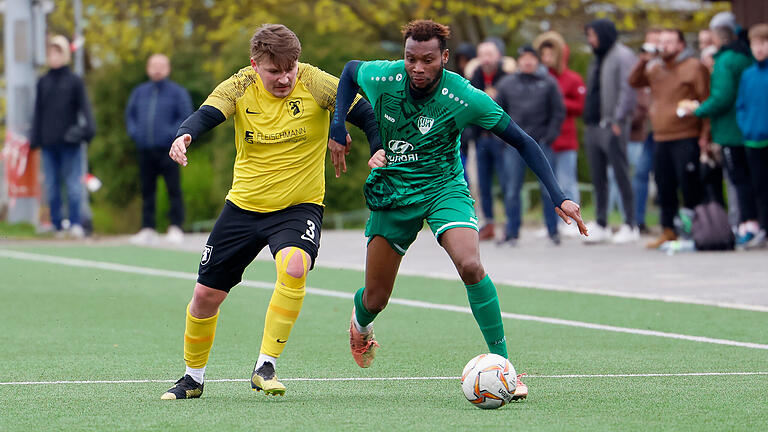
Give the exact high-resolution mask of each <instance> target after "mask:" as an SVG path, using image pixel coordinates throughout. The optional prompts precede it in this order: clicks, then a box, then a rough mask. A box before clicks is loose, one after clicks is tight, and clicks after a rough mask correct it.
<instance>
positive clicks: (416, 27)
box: [400, 20, 451, 51]
mask: <svg viewBox="0 0 768 432" xmlns="http://www.w3.org/2000/svg"><path fill="white" fill-rule="evenodd" d="M400 31H401V32H402V33H403V42H405V41H406V40H408V38H413V40H415V41H418V42H426V41H428V40H431V39H433V38H437V40H438V41H439V42H440V51H443V50H445V48H446V47H447V45H448V39H450V38H451V28H450V27H448V26H446V25H442V24H439V23H436V22H434V21H432V20H416V21H411V22H409V23H408V24H406V25H404V26H403V28H402V29H401V30H400Z"/></svg>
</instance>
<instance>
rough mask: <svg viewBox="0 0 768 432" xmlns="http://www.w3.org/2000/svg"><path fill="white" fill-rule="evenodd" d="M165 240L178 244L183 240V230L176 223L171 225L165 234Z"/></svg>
mask: <svg viewBox="0 0 768 432" xmlns="http://www.w3.org/2000/svg"><path fill="white" fill-rule="evenodd" d="M165 240H166V241H167V242H169V243H175V244H179V243H181V242H183V241H184V231H182V230H181V228H179V227H178V226H176V225H171V226H169V227H168V232H167V233H166V234H165Z"/></svg>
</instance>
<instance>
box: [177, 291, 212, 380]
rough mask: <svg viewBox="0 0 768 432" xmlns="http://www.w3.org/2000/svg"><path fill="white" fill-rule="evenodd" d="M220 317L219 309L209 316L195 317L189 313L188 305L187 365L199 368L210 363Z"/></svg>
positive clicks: (186, 331)
mask: <svg viewBox="0 0 768 432" xmlns="http://www.w3.org/2000/svg"><path fill="white" fill-rule="evenodd" d="M218 318H219V312H218V311H217V312H216V315H214V316H212V317H209V318H202V319H201V318H195V317H193V316H192V315H191V314H190V313H189V305H187V326H186V328H185V329H184V362H186V363H187V366H189V367H191V368H195V369H198V368H201V367H203V366H205V364H206V363H208V355H209V354H210V353H211V346H212V345H213V337H214V336H215V335H216V320H217V319H218Z"/></svg>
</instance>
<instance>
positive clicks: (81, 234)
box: [69, 224, 85, 240]
mask: <svg viewBox="0 0 768 432" xmlns="http://www.w3.org/2000/svg"><path fill="white" fill-rule="evenodd" d="M69 236H70V237H72V238H73V239H77V240H80V239H84V238H85V230H84V229H83V226H82V225H80V224H74V225H72V227H71V228H70V229H69Z"/></svg>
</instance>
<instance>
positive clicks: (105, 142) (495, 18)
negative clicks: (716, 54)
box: [49, 0, 727, 233]
mask: <svg viewBox="0 0 768 432" xmlns="http://www.w3.org/2000/svg"><path fill="white" fill-rule="evenodd" d="M671 3H679V4H676V5H675V6H671ZM55 4H56V8H55V10H54V12H53V13H52V14H51V15H50V16H49V32H50V33H52V34H64V35H67V36H69V37H71V35H72V34H73V32H74V20H73V12H72V5H71V1H70V0H55ZM83 4H84V20H85V23H84V35H85V40H86V44H85V49H86V56H85V58H86V82H87V85H88V91H89V95H90V99H91V102H92V105H93V110H94V114H95V118H96V123H97V128H98V129H97V135H96V137H95V138H94V140H93V142H92V144H91V146H90V150H89V158H90V164H91V171H92V173H94V174H95V175H96V176H98V177H99V178H101V179H102V181H103V183H104V186H103V188H102V189H101V190H99V191H98V192H96V193H95V194H93V195H92V200H93V211H94V225H95V228H96V230H97V231H99V232H112V233H114V232H131V231H135V230H137V229H138V228H139V226H140V192H139V176H138V167H137V163H136V150H135V147H134V144H133V143H132V142H131V140H130V139H129V138H128V136H127V134H126V131H125V123H124V117H123V115H124V108H125V105H126V103H127V100H128V96H129V95H130V92H131V90H132V89H133V87H134V86H135V85H137V84H139V83H141V82H143V81H145V80H146V76H145V73H144V65H145V60H146V59H147V58H148V57H149V55H151V54H153V53H156V52H160V53H165V54H167V55H169V57H170V58H171V62H172V65H173V71H172V73H171V79H173V80H174V81H176V82H178V83H179V84H181V85H183V86H184V87H186V88H187V89H188V90H189V92H190V94H191V96H192V99H193V102H194V104H195V105H196V106H197V105H199V104H201V103H202V102H203V101H204V100H205V98H206V96H207V95H208V93H209V92H210V91H211V90H212V89H213V88H214V87H215V86H216V84H217V83H219V82H220V81H222V80H224V79H226V78H227V77H229V76H230V75H231V74H232V73H234V72H235V71H237V70H238V69H239V68H241V67H243V66H245V65H247V64H248V61H249V60H248V56H249V55H248V48H249V47H248V40H249V39H250V36H251V35H252V32H253V31H254V29H255V28H256V27H258V26H259V25H260V24H262V23H265V22H279V23H282V24H285V25H287V26H288V27H290V28H291V29H292V30H293V31H294V32H295V33H296V34H297V35H298V36H299V39H300V40H301V42H302V46H303V50H302V55H301V61H304V62H309V63H312V64H314V65H316V66H318V67H321V68H322V69H324V70H326V71H328V72H329V73H332V74H334V75H338V74H339V73H340V72H341V69H342V68H343V66H344V64H345V63H346V61H348V60H350V59H362V60H369V59H379V58H386V59H397V58H399V57H401V55H402V54H401V36H400V33H399V29H400V26H401V25H403V24H405V23H406V22H408V21H409V20H412V19H417V18H432V19H435V20H437V21H439V22H442V23H444V24H448V25H450V26H451V28H452V31H453V34H454V36H453V40H452V41H451V44H450V47H451V48H455V47H456V46H457V45H458V43H460V42H465V41H466V42H471V43H477V42H479V41H482V40H483V39H485V38H486V37H488V36H499V37H501V38H502V39H504V40H505V41H506V42H507V54H509V55H511V54H512V53H514V52H515V50H516V48H517V47H518V46H519V45H521V44H523V43H526V42H530V41H531V40H532V39H533V38H534V37H535V36H536V35H537V34H538V33H540V32H542V31H544V30H549V29H553V30H558V31H560V32H561V33H563V34H564V35H565V37H566V40H567V41H568V42H569V43H570V44H571V47H572V50H573V55H572V61H571V63H572V68H573V69H574V70H576V71H577V72H579V73H581V74H582V75H584V73H585V71H586V66H587V63H588V62H589V59H590V54H589V50H588V49H587V46H586V43H585V40H584V37H583V26H584V24H585V23H586V22H588V21H589V20H591V19H594V18H598V17H606V18H610V19H612V20H614V22H616V23H617V26H618V27H619V29H620V31H621V32H622V34H623V39H624V40H625V41H626V42H628V43H629V44H630V45H635V46H636V45H638V44H639V43H640V41H641V40H642V37H643V31H644V29H646V28H648V27H659V26H677V27H680V26H682V29H683V30H684V31H686V32H688V33H690V34H692V35H693V32H695V31H697V30H698V29H700V28H704V27H705V26H706V24H707V22H708V21H709V19H710V18H711V16H712V15H714V14H715V13H717V12H719V11H721V10H724V7H727V6H720V5H717V4H714V5H713V4H711V3H709V2H701V1H700V0H680V1H677V2H667V1H661V0H615V1H612V2H604V1H593V0H554V1H549V0H485V1H483V0H475V1H430V0H387V1H382V0H373V1H365V2H360V1H356V0H317V1H311V0H307V1H304V0H294V1H291V2H285V1H282V0H261V1H259V2H253V1H247V0H229V1H214V0H134V1H130V2H127V1H123V0H84V1H83ZM349 129H350V132H351V134H352V137H353V140H354V141H355V144H353V150H352V153H351V155H350V163H349V171H348V172H347V174H346V175H343V176H342V177H341V178H340V179H336V178H334V176H333V170H332V169H330V168H331V165H330V162H328V164H327V167H328V168H327V169H326V177H327V183H326V184H327V194H326V204H327V209H326V212H327V214H333V213H338V212H345V211H350V210H357V209H362V208H364V200H363V197H362V184H363V181H364V179H365V177H366V175H367V173H368V168H367V165H366V161H367V159H368V146H367V143H366V142H365V137H364V135H363V134H362V133H360V132H359V131H358V130H357V129H356V128H354V127H350V128H349ZM233 136H234V131H233V125H232V121H231V120H230V121H228V122H227V123H225V124H224V125H221V126H219V127H218V128H216V129H215V130H213V131H212V132H210V133H208V134H207V135H205V136H204V137H202V139H200V140H199V141H197V142H195V143H194V144H193V147H191V149H190V153H189V160H190V163H189V165H188V166H187V167H186V168H184V169H183V171H182V183H183V188H184V192H185V196H184V200H185V204H186V210H187V222H186V228H190V227H192V226H193V224H195V222H199V221H206V220H212V219H214V218H215V217H216V215H217V214H218V212H219V211H220V209H221V207H222V205H223V200H224V196H225V195H226V192H227V190H228V189H229V186H230V183H231V180H232V164H233V160H234V153H235V152H234V145H233V142H232V141H233ZM581 159H582V160H583V158H581ZM582 165H583V164H582ZM579 169H580V178H581V179H582V181H587V180H588V173H587V172H586V167H585V166H584V167H582V166H580V168H579ZM158 191H159V194H158V199H159V202H158V225H159V226H158V228H160V229H162V228H164V226H165V225H166V224H167V219H166V213H167V208H168V207H167V199H166V196H165V191H164V186H162V185H161V187H159V188H158Z"/></svg>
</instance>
